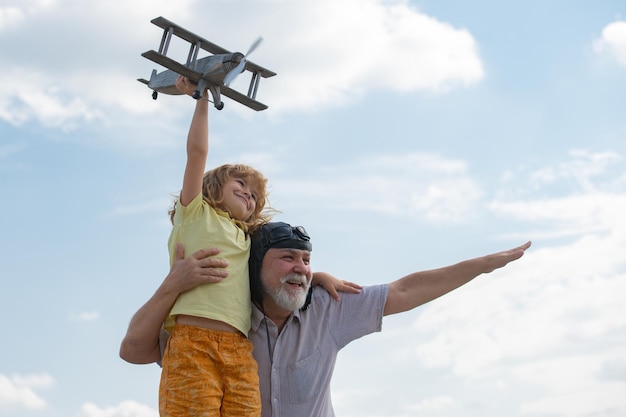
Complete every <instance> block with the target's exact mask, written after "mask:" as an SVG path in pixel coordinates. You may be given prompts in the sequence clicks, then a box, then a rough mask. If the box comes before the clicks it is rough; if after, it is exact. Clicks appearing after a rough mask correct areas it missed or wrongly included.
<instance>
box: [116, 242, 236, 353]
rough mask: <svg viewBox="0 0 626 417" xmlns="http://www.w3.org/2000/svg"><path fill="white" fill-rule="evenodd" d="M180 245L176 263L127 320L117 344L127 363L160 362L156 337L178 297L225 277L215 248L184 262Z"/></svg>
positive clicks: (224, 265)
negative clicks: (120, 341) (128, 320)
mask: <svg viewBox="0 0 626 417" xmlns="http://www.w3.org/2000/svg"><path fill="white" fill-rule="evenodd" d="M183 253H184V252H183V247H182V245H180V244H179V245H177V246H176V260H175V262H174V264H172V269H171V270H170V273H169V274H168V275H167V277H165V279H164V280H163V282H162V283H161V285H160V286H159V288H158V289H157V290H156V292H155V293H154V295H153V296H152V297H150V299H149V300H148V301H147V302H146V303H145V304H144V305H143V306H142V307H141V308H140V309H139V310H138V311H137V312H136V313H135V315H134V316H133V318H132V319H131V320H130V324H129V325H128V330H127V331H126V336H124V339H123V340H122V343H121V345H120V357H121V358H122V359H124V360H125V361H127V362H130V363H152V362H157V361H159V360H160V359H161V351H160V348H159V334H160V332H161V326H162V325H163V322H164V321H165V318H166V316H167V314H168V313H169V312H170V310H171V309H172V306H173V305H174V302H175V301H176V298H177V297H178V295H179V294H181V293H183V292H185V291H188V290H190V289H192V288H195V287H197V286H198V285H200V284H207V283H212V282H219V281H221V280H222V279H223V278H225V277H226V275H227V272H226V270H225V269H224V268H226V266H227V263H226V261H224V260H223V259H217V258H213V257H212V256H214V255H217V254H218V253H219V250H218V249H201V250H199V251H197V252H195V253H194V254H192V255H190V256H188V257H187V258H185V259H183Z"/></svg>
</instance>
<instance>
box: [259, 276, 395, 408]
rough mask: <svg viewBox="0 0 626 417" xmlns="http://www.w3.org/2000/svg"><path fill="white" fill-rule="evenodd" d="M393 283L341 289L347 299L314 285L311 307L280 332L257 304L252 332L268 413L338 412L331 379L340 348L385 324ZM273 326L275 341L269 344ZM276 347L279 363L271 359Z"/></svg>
mask: <svg viewBox="0 0 626 417" xmlns="http://www.w3.org/2000/svg"><path fill="white" fill-rule="evenodd" d="M387 290H388V286H387V285H377V286H371V287H365V288H363V290H362V291H361V294H341V301H339V302H337V301H335V300H333V299H331V298H330V296H329V295H328V293H327V292H326V291H325V290H324V289H321V288H314V290H313V297H312V301H311V305H310V307H309V308H308V309H307V310H306V311H296V312H294V313H293V314H292V315H291V316H290V317H289V319H288V320H287V323H286V324H285V327H283V330H282V332H281V333H280V335H279V334H278V328H277V327H276V325H275V324H274V323H273V322H272V321H271V320H269V319H268V320H267V322H268V323H267V324H268V327H267V330H266V327H265V319H264V317H263V314H262V313H261V312H260V311H259V309H257V308H256V307H253V310H252V328H251V329H250V332H249V334H248V337H249V338H250V340H251V341H252V343H253V344H254V358H255V359H256V361H257V362H258V364H259V382H260V385H261V403H262V405H263V407H262V408H263V413H262V416H263V417H332V416H334V415H335V413H334V412H333V407H332V403H331V398H330V380H331V377H332V374H333V370H334V368H335V360H336V358H337V353H338V352H339V351H340V350H341V349H342V348H343V347H344V346H346V345H347V344H348V343H350V342H351V341H353V340H356V339H358V338H360V337H362V336H365V335H367V334H370V333H373V332H378V331H380V330H381V327H382V318H383V308H384V306H385V300H386V299H387ZM268 331H269V341H270V343H269V346H268V336H267V335H268ZM270 346H271V350H272V351H273V354H274V356H273V358H274V360H273V365H272V364H271V362H270Z"/></svg>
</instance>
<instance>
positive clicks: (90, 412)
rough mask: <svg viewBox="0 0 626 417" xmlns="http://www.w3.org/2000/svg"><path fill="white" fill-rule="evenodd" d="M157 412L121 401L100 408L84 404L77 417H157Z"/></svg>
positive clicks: (144, 406)
mask: <svg viewBox="0 0 626 417" xmlns="http://www.w3.org/2000/svg"><path fill="white" fill-rule="evenodd" d="M158 415H159V412H158V411H157V410H154V409H152V408H150V407H148V406H147V405H144V404H139V403H137V402H135V401H122V402H121V403H119V404H118V405H116V406H111V407H105V408H100V407H98V406H97V405H95V404H93V403H85V404H83V406H82V407H81V410H80V412H79V413H78V416H77V417H158Z"/></svg>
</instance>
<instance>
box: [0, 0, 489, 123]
mask: <svg viewBox="0 0 626 417" xmlns="http://www.w3.org/2000/svg"><path fill="white" fill-rule="evenodd" d="M155 3H156V4H155ZM242 3H244V4H242ZM209 8H210V9H211V10H210V11H209V10H208V9H209ZM216 9H219V10H216ZM151 10H159V14H162V15H164V16H165V17H167V18H169V19H171V20H173V21H175V22H176V23H179V24H181V25H182V26H184V27H186V28H188V29H189V30H191V31H193V32H196V33H198V34H199V35H201V36H204V37H207V38H209V39H211V40H213V41H215V42H216V43H218V44H222V43H223V42H222V40H223V39H229V42H228V44H223V45H221V46H224V47H225V48H227V49H231V50H245V49H246V48H247V45H249V42H251V40H252V39H254V38H255V37H256V36H257V35H259V34H262V35H263V36H264V37H265V38H266V41H265V42H264V44H263V45H262V47H261V48H259V51H258V52H257V51H255V56H254V58H253V60H254V61H255V62H257V61H256V59H257V58H258V59H259V61H258V62H257V63H259V64H260V65H263V66H266V67H268V68H270V69H273V70H276V72H278V77H276V78H274V79H272V80H268V81H264V82H263V83H262V85H261V88H260V90H259V100H261V101H264V102H267V103H268V104H271V107H272V114H273V115H275V114H279V113H281V112H284V111H294V110H299V111H309V110H314V109H317V108H322V107H327V106H338V105H342V104H343V103H346V102H349V101H352V100H356V99H358V98H359V97H361V96H362V95H363V94H365V93H368V92H372V91H378V90H386V89H391V90H394V91H398V92H411V91H419V90H422V91H434V92H444V91H447V90H449V89H451V88H454V87H457V86H467V85H471V84H473V83H476V82H478V81H480V80H481V79H482V77H483V76H484V74H483V69H482V63H481V61H480V58H479V57H478V51H477V45H476V42H475V40H474V38H473V37H472V35H471V34H470V33H469V32H468V31H466V30H463V29H458V28H454V27H453V26H451V25H450V24H447V23H445V22H440V21H438V20H436V19H435V18H433V17H430V16H427V15H425V14H423V13H420V12H419V11H418V10H416V9H415V8H413V7H412V6H410V5H409V3H408V2H406V1H403V0H394V1H383V0H366V1H362V0H348V1H342V2H336V1H332V0H321V1H313V0H309V1H304V2H297V3H294V2H289V1H287V0H265V1H261V2H251V1H250V2H245V1H244V2H238V3H236V4H235V3H232V4H231V3H224V4H220V5H216V4H210V5H208V4H204V3H201V2H197V1H192V0H188V1H187V2H186V3H184V4H181V3H180V2H178V3H176V5H175V6H174V5H173V4H172V3H171V2H167V1H164V0H163V1H159V2H147V1H137V2H130V3H129V2H126V3H124V9H123V13H120V10H119V8H117V7H112V6H111V3H110V2H106V1H103V0H96V1H93V2H90V3H89V6H88V7H86V6H85V3H82V2H77V1H75V0H59V1H55V2H43V1H42V2H30V3H28V4H27V5H20V6H17V5H15V6H12V7H5V8H3V9H0V11H2V12H1V14H0V46H1V47H2V48H3V51H4V52H3V57H1V58H0V63H2V64H3V68H4V70H3V73H2V75H0V86H2V87H1V90H0V93H1V94H0V97H3V99H2V101H0V118H1V119H3V120H5V121H7V122H9V123H12V124H15V125H21V124H23V123H26V122H30V121H36V122H37V123H40V124H42V125H44V126H47V127H55V128H59V129H62V130H72V129H75V128H77V127H80V126H81V125H82V124H84V123H93V122H98V123H113V122H116V123H123V122H122V121H123V120H126V119H128V118H129V117H133V118H134V117H136V116H137V115H141V114H145V113H146V112H162V113H163V116H164V117H168V113H169V112H167V111H166V109H165V107H166V106H165V105H163V104H161V101H162V100H157V102H153V101H152V100H151V99H150V98H149V97H150V94H149V90H148V89H147V88H145V86H142V85H141V84H139V83H138V82H137V81H136V78H138V77H147V76H148V75H149V72H150V70H151V69H152V68H156V67H158V65H156V64H153V63H151V62H149V61H147V60H145V59H144V58H141V57H140V54H141V53H142V52H144V51H145V50H148V49H153V48H156V47H157V46H158V43H159V41H160V36H161V30H160V29H159V28H157V27H156V26H154V25H151V24H150V20H151V19H152V18H154V17H156V15H155V13H153V12H151ZM356 10H358V12H359V19H354V18H353V15H354V13H355V11H356ZM191 11H193V12H191ZM209 13H210V14H211V15H215V14H216V13H217V14H219V15H220V16H222V18H221V19H213V20H210V19H209V20H210V21H211V25H210V28H211V31H210V33H204V32H205V30H202V28H206V27H207V25H206V21H207V18H206V15H208V14H209ZM235 18H236V19H237V25H236V26H233V25H232V19H235ZM51 20H54V21H55V22H56V23H55V24H54V25H50V24H49V23H48V22H49V21H51ZM44 23H46V24H44ZM3 27H4V29H5V30H4V31H2V28H3ZM52 27H54V30H51V28H52ZM112 28H114V30H111V29H112ZM253 31H254V33H253ZM258 31H261V32H263V33H258ZM76 33H79V34H80V36H76ZM218 34H221V35H220V36H217V35H218ZM212 36H215V37H217V39H212ZM15 39H19V40H20V41H19V42H15ZM25 51H29V53H25ZM33 51H35V53H32V52H33ZM77 51H80V53H77ZM175 58H177V59H179V58H178V57H175ZM162 69H163V68H159V70H162ZM142 71H145V73H141V72H142ZM242 78H244V77H239V79H238V80H237V81H236V82H235V84H233V87H236V83H237V82H245V80H244V81H241V79H242ZM244 88H247V86H246V87H244ZM235 109H236V110H235V111H244V110H245V111H249V110H247V109H241V108H240V107H239V106H236V107H235ZM120 120H122V121H120Z"/></svg>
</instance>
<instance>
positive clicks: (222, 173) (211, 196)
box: [169, 164, 276, 234]
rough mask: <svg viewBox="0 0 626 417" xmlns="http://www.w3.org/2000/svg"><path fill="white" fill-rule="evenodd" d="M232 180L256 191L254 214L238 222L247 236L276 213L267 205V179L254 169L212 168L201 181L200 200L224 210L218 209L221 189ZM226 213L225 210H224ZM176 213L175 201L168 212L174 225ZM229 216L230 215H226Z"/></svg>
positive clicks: (230, 166) (237, 165) (233, 165)
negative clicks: (243, 183)
mask: <svg viewBox="0 0 626 417" xmlns="http://www.w3.org/2000/svg"><path fill="white" fill-rule="evenodd" d="M232 178H241V179H243V180H245V181H246V182H247V183H248V184H249V185H250V187H252V188H254V189H255V190H256V207H255V208H254V212H252V214H251V215H250V217H249V218H248V219H246V220H245V221H240V223H241V225H242V226H243V228H244V231H245V232H246V233H248V234H251V233H254V231H255V230H256V229H257V228H258V227H259V226H261V225H263V224H265V223H267V222H269V221H270V220H271V219H272V215H273V214H274V213H275V212H276V211H275V210H274V209H273V208H271V207H270V205H269V200H268V195H269V193H268V192H267V187H266V186H267V178H265V177H264V176H263V174H261V173H260V172H259V171H257V170H256V169H254V168H252V167H250V166H248V165H243V164H224V165H222V166H219V167H217V168H213V169H212V170H210V171H207V172H206V173H205V174H204V177H203V180H202V198H203V199H204V201H206V202H207V203H208V204H209V205H210V206H211V207H213V208H215V209H218V210H226V209H225V208H222V207H220V203H221V202H222V198H223V196H222V189H223V187H224V184H226V183H227V182H228V181H229V180H230V179H232ZM226 211H227V210H226ZM175 212H176V201H175V202H174V206H173V207H172V208H171V209H170V210H169V215H170V220H171V221H172V223H174V213H175ZM228 214H229V215H230V214H231V213H228Z"/></svg>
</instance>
